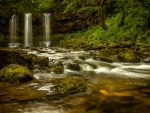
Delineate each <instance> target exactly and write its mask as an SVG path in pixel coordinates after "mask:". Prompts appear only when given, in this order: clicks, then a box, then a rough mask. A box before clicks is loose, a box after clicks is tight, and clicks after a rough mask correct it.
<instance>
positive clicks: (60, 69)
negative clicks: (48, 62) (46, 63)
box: [53, 66, 64, 74]
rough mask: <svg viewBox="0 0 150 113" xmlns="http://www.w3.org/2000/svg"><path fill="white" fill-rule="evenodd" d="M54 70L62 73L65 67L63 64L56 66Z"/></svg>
mask: <svg viewBox="0 0 150 113" xmlns="http://www.w3.org/2000/svg"><path fill="white" fill-rule="evenodd" d="M53 72H54V73H56V74H62V73H63V72H64V68H63V67H62V66H56V67H55V68H54V70H53Z"/></svg>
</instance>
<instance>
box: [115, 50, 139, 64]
mask: <svg viewBox="0 0 150 113" xmlns="http://www.w3.org/2000/svg"><path fill="white" fill-rule="evenodd" d="M117 58H118V60H119V61H120V62H131V63H138V62H141V59H140V57H139V55H138V54H137V53H136V52H134V51H132V50H127V51H124V52H121V53H119V54H118V56H117Z"/></svg>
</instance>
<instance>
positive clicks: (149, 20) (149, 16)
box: [147, 10, 150, 27]
mask: <svg viewBox="0 0 150 113" xmlns="http://www.w3.org/2000/svg"><path fill="white" fill-rule="evenodd" d="M147 22H148V26H149V27H150V10H149V15H148V17H147Z"/></svg>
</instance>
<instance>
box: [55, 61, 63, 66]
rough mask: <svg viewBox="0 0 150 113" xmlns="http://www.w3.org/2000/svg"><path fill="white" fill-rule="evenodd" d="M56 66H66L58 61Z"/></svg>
mask: <svg viewBox="0 0 150 113" xmlns="http://www.w3.org/2000/svg"><path fill="white" fill-rule="evenodd" d="M55 66H62V67H64V65H63V63H62V62H61V61H58V62H57V63H56V64H55Z"/></svg>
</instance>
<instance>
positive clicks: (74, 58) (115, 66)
mask: <svg viewBox="0 0 150 113" xmlns="http://www.w3.org/2000/svg"><path fill="white" fill-rule="evenodd" d="M63 51H64V52H63ZM66 51H67V50H66ZM66 51H65V50H62V52H61V53H57V52H55V50H54V49H53V50H52V49H49V50H48V49H47V51H46V52H45V53H37V55H38V56H44V57H48V58H49V60H50V62H49V64H51V63H55V62H57V61H61V62H63V64H64V66H65V73H64V75H66V74H67V75H68V73H74V74H75V73H78V74H80V75H85V76H86V74H87V72H90V73H91V72H93V73H95V74H97V75H103V73H105V74H108V75H112V76H115V75H117V76H118V75H121V76H126V77H132V78H150V65H149V64H148V63H120V62H114V63H108V62H104V61H100V60H95V59H93V58H92V56H90V55H89V53H90V51H87V52H85V51H69V50H68V52H66ZM95 53H96V52H95ZM80 56H86V57H85V60H82V59H80ZM51 61H53V62H51ZM67 63H72V64H76V63H77V64H79V66H80V67H81V71H74V70H71V69H67V67H66V65H67ZM51 75H52V74H51Z"/></svg>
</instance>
